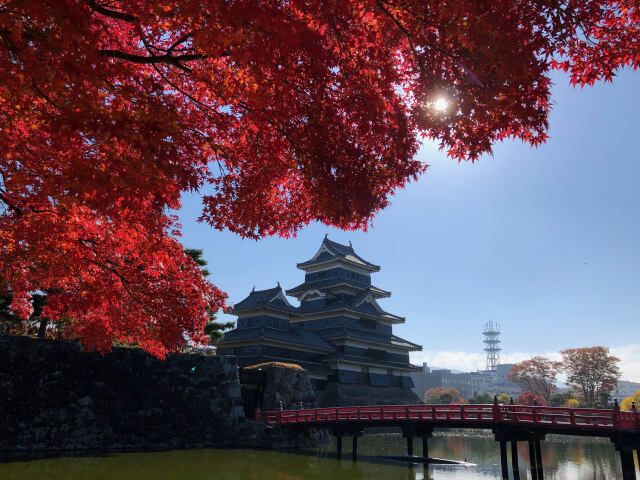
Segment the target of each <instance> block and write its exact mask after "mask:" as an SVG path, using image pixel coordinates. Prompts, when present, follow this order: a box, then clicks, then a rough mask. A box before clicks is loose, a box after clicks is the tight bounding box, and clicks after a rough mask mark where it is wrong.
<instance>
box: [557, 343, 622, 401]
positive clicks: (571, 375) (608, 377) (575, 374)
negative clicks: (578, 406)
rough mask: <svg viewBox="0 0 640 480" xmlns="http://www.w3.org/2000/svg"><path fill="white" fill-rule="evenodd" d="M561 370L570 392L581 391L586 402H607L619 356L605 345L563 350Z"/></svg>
mask: <svg viewBox="0 0 640 480" xmlns="http://www.w3.org/2000/svg"><path fill="white" fill-rule="evenodd" d="M560 354H561V355H562V369H563V370H564V371H565V372H566V374H567V384H568V385H569V387H571V390H572V391H575V392H579V393H580V394H582V398H583V399H584V401H585V402H586V403H587V405H593V404H606V401H607V399H608V397H609V393H610V392H611V390H613V388H614V387H615V386H616V383H618V380H619V378H620V369H619V368H618V363H620V359H619V358H618V357H614V356H613V355H610V354H609V349H608V348H606V347H600V346H597V347H587V348H571V349H567V350H562V351H561V352H560Z"/></svg>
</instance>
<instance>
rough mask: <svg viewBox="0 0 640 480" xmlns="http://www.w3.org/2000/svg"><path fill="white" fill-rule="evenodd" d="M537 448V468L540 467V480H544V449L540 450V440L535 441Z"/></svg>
mask: <svg viewBox="0 0 640 480" xmlns="http://www.w3.org/2000/svg"><path fill="white" fill-rule="evenodd" d="M535 447H536V466H537V467H538V480H544V470H543V469H542V449H541V448H540V439H538V438H536V439H535Z"/></svg>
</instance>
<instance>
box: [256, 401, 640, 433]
mask: <svg viewBox="0 0 640 480" xmlns="http://www.w3.org/2000/svg"><path fill="white" fill-rule="evenodd" d="M260 421H262V422H264V423H267V424H270V425H288V424H304V423H318V424H321V423H336V422H340V423H342V422H345V423H348V422H359V423H368V422H371V423H374V422H382V421H392V422H393V421H406V422H411V421H418V422H419V421H424V422H430V423H431V422H432V423H441V424H443V426H446V424H447V423H455V424H468V425H469V426H470V427H472V426H473V425H474V424H480V423H482V424H487V423H502V424H514V425H540V426H549V427H554V426H556V427H575V428H580V429H600V430H639V429H640V415H639V413H638V412H637V411H631V412H627V411H620V410H619V408H614V409H610V410H607V409H590V408H566V407H540V406H527V405H497V404H483V405H472V404H465V405H384V406H364V407H329V408H313V409H301V410H281V411H269V412H262V413H261V414H260Z"/></svg>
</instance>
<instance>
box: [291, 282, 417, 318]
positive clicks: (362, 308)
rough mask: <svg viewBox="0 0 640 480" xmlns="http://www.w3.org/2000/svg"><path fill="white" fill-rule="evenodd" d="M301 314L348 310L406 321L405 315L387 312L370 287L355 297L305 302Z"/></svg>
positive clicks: (373, 316)
mask: <svg viewBox="0 0 640 480" xmlns="http://www.w3.org/2000/svg"><path fill="white" fill-rule="evenodd" d="M299 311H300V313H301V314H305V315H306V314H309V313H316V312H318V313H332V312H339V311H347V312H352V313H356V314H359V315H364V316H366V317H370V318H375V319H377V320H386V321H387V322H389V323H404V321H405V319H404V317H399V316H398V315H393V314H392V313H389V312H385V311H384V310H383V309H382V308H381V307H380V305H378V302H376V300H375V297H374V295H373V292H372V290H371V289H370V288H367V289H365V290H364V291H363V292H361V293H359V294H358V295H356V296H355V297H353V298H335V299H331V300H330V301H328V302H327V304H326V305H311V306H306V305H305V304H304V303H303V305H302V307H301V309H300V310H299Z"/></svg>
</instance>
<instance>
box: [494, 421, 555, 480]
mask: <svg viewBox="0 0 640 480" xmlns="http://www.w3.org/2000/svg"><path fill="white" fill-rule="evenodd" d="M493 433H494V434H495V438H496V440H497V441H499V442H500V463H501V466H502V476H503V478H505V479H508V478H509V472H508V468H509V467H508V465H507V448H506V447H507V445H506V443H507V442H511V468H512V470H513V479H514V480H520V466H519V465H518V463H519V460H518V442H527V443H528V444H529V464H530V466H531V480H542V479H543V476H542V475H543V473H542V455H541V452H540V441H541V440H544V437H545V434H544V433H541V432H540V431H535V430H532V429H529V428H517V427H514V426H500V427H494V429H493ZM525 470H526V469H525Z"/></svg>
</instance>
